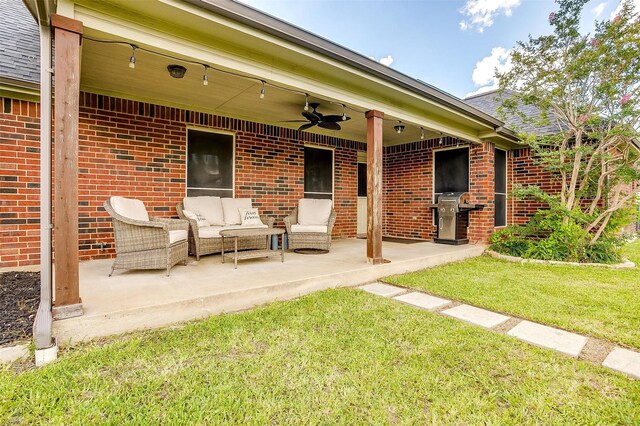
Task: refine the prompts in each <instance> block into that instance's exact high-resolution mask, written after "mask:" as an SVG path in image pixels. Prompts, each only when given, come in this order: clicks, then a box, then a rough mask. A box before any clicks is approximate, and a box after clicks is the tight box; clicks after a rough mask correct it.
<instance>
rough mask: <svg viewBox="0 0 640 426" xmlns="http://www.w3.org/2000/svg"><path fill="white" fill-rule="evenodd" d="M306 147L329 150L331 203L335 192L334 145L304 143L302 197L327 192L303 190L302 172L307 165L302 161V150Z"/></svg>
mask: <svg viewBox="0 0 640 426" xmlns="http://www.w3.org/2000/svg"><path fill="white" fill-rule="evenodd" d="M307 148H311V149H324V150H326V151H331V202H332V203H333V202H334V200H335V196H336V194H335V192H336V153H335V151H336V149H335V148H334V147H330V146H323V145H314V144H304V148H303V151H302V162H303V164H302V174H303V183H302V196H303V197H304V198H307V197H306V194H324V195H326V194H328V193H327V192H311V191H310V192H307V191H305V190H304V173H305V170H306V169H305V168H306V167H307V164H306V162H305V161H304V150H305V149H307Z"/></svg>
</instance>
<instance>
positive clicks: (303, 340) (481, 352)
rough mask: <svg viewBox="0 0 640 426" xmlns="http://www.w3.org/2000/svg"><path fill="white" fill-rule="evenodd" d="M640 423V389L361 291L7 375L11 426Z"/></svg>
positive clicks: (2, 408) (92, 348) (3, 372)
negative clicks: (98, 425) (66, 425)
mask: <svg viewBox="0 0 640 426" xmlns="http://www.w3.org/2000/svg"><path fill="white" fill-rule="evenodd" d="M639 422H640V382H639V381H635V380H630V379H628V378H626V377H624V376H622V375H620V374H617V373H614V372H612V371H609V370H606V369H605V368H603V367H599V366H596V365H593V364H589V363H587V362H583V361H577V360H574V359H571V358H568V357H564V356H562V355H559V354H557V353H555V352H552V351H548V350H543V349H540V348H536V347H532V346H530V345H527V344H525V343H522V342H520V341H517V340H515V339H513V338H510V337H508V336H505V335H501V334H497V333H493V332H489V331H486V330H484V329H481V328H479V327H474V326H471V325H468V324H465V323H462V322H460V321H456V320H453V319H450V318H446V317H442V316H438V315H436V314H432V313H429V312H426V311H422V310H419V309H415V308H413V307H410V306H408V305H404V304H401V303H398V302H396V301H392V300H388V299H384V298H379V297H376V296H372V295H370V294H367V293H364V292H361V291H359V290H352V289H342V290H329V291H325V292H321V293H316V294H313V295H310V296H307V297H304V298H302V299H299V300H296V301H291V302H283V303H275V304H272V305H269V306H267V307H263V308H259V309H255V310H252V311H249V312H243V313H239V314H230V315H223V316H217V317H212V318H210V319H208V320H205V321H201V322H196V323H191V324H188V325H186V326H184V327H181V328H176V329H167V330H161V331H155V332H144V333H135V334H132V335H130V336H126V337H121V338H119V339H115V340H113V341H111V342H107V343H103V345H102V346H98V345H95V344H93V345H91V344H87V345H84V346H79V347H76V348H74V349H73V350H71V351H68V352H65V353H64V354H63V356H62V357H61V359H60V360H58V361H57V362H55V363H53V364H51V365H49V366H46V367H44V368H42V369H38V370H35V369H32V370H27V371H23V372H16V371H14V370H12V369H10V368H8V367H4V368H3V369H0V424H14V423H15V424H32V423H35V424H37V423H41V424H93V423H107V424H118V425H120V424H157V423H160V424H184V423H189V424H387V423H388V424H426V423H436V424H461V423H463V424H469V423H471V424H479V423H482V424H487V423H493V424H518V425H520V424H595V423H598V424H612V423H616V424H637V423H639Z"/></svg>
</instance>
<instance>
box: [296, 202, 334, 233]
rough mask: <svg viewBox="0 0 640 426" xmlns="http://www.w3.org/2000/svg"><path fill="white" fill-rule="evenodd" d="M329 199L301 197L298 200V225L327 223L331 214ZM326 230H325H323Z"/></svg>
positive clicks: (331, 203)
mask: <svg viewBox="0 0 640 426" xmlns="http://www.w3.org/2000/svg"><path fill="white" fill-rule="evenodd" d="M332 206H333V202H332V201H331V200H321V199H316V198H302V199H300V201H298V224H299V225H327V224H328V223H329V216H331V208H332ZM325 232H326V231H325Z"/></svg>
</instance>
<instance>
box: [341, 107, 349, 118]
mask: <svg viewBox="0 0 640 426" xmlns="http://www.w3.org/2000/svg"><path fill="white" fill-rule="evenodd" d="M348 118H349V117H347V106H346V105H345V104H342V121H347V119H348Z"/></svg>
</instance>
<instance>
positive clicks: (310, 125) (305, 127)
mask: <svg viewBox="0 0 640 426" xmlns="http://www.w3.org/2000/svg"><path fill="white" fill-rule="evenodd" d="M316 124H317V123H307V124H303V125H302V126H300V127H298V131H299V132H300V131H302V130H307V129H308V128H309V127H313V126H315V125H316Z"/></svg>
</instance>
